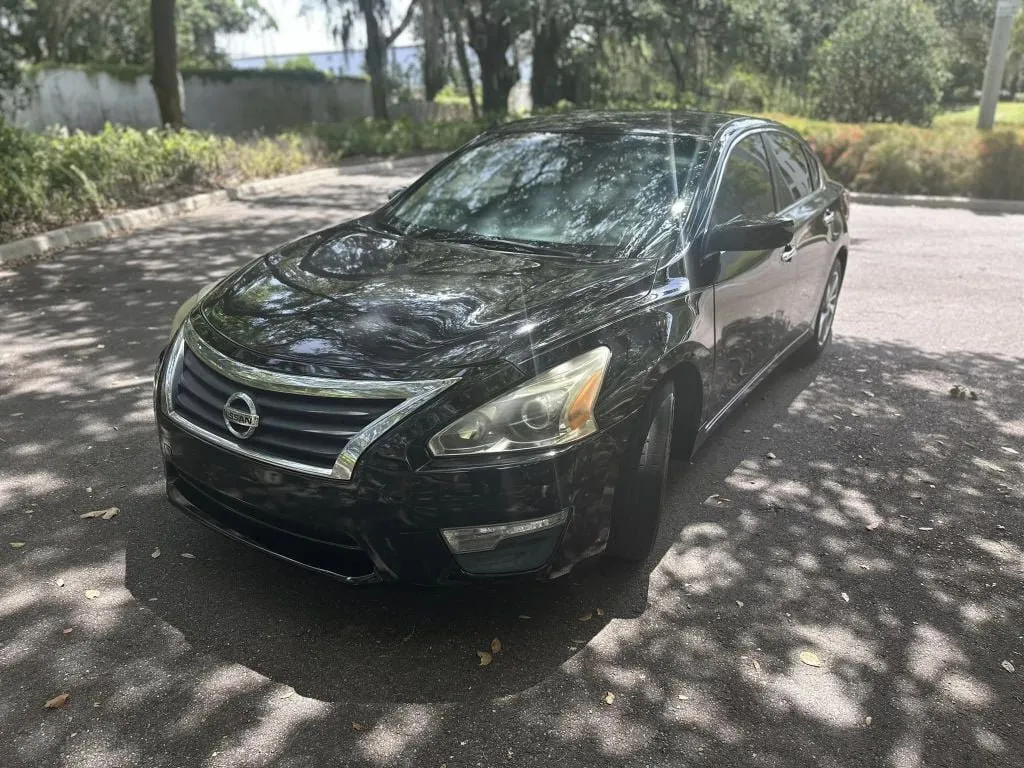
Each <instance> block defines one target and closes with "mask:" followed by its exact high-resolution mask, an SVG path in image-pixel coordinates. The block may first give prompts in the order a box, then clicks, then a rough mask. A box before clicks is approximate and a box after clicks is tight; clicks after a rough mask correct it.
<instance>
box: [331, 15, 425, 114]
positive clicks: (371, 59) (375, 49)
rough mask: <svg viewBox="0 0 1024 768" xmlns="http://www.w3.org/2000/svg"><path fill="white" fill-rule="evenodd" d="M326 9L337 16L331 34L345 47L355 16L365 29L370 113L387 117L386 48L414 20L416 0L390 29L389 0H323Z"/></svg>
mask: <svg viewBox="0 0 1024 768" xmlns="http://www.w3.org/2000/svg"><path fill="white" fill-rule="evenodd" d="M322 2H323V6H324V9H325V10H326V11H327V13H328V14H329V15H331V16H333V17H335V18H336V21H335V23H334V25H333V28H332V31H333V33H334V36H335V37H336V38H338V39H339V40H341V42H342V44H343V45H344V46H345V47H348V44H349V42H350V41H351V39H352V32H353V31H354V29H355V25H356V20H357V19H359V20H360V21H362V24H363V27H364V29H365V31H366V73H367V74H368V75H369V76H370V95H371V100H372V102H373V116H374V117H375V118H377V119H378V120H387V119H388V72H387V63H388V48H390V47H391V45H392V44H393V43H394V42H395V40H396V39H397V38H398V36H399V35H400V34H402V32H404V31H405V28H406V27H408V26H409V24H410V23H411V22H412V20H413V16H414V14H415V12H416V7H417V3H418V0H411V2H410V3H409V8H408V10H407V11H406V13H405V16H404V17H403V18H402V20H401V22H399V24H398V25H397V26H396V27H395V28H394V29H392V30H391V31H390V32H387V31H385V27H386V26H387V25H388V24H389V23H390V19H391V10H392V7H393V6H392V4H391V0H322Z"/></svg>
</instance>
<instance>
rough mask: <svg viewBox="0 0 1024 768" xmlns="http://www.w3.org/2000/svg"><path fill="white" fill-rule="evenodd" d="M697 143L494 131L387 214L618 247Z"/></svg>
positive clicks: (678, 181) (505, 235)
mask: <svg viewBox="0 0 1024 768" xmlns="http://www.w3.org/2000/svg"><path fill="white" fill-rule="evenodd" d="M699 148H702V145H699V144H698V142H697V141H696V140H695V139H693V138H691V137H669V136H654V135H642V134H621V133H619V134H584V133H528V134H511V135H506V136H499V137H497V138H494V139H492V140H490V141H488V142H486V143H484V144H481V145H480V146H477V147H474V148H472V149H470V150H468V151H466V152H463V153H462V154H461V155H459V156H457V157H455V158H454V159H452V160H451V161H449V162H448V163H446V164H445V165H443V166H442V167H441V168H440V169H439V170H438V171H437V172H435V173H434V175H433V176H431V177H430V178H429V179H428V180H427V181H426V182H425V183H424V184H423V185H422V186H420V187H419V188H418V189H416V190H415V191H414V192H413V193H412V194H411V195H409V197H408V198H407V199H406V200H404V201H402V202H401V203H399V205H398V206H397V207H396V208H395V209H394V210H393V211H392V212H391V215H390V217H389V219H388V222H389V223H390V224H392V225H394V226H398V227H400V228H402V229H406V230H408V229H423V230H439V231H441V232H442V233H462V234H466V235H470V236H476V237H481V238H493V239H498V240H514V241H525V242H533V243H542V244H552V245H562V246H568V247H584V248H623V247H626V246H628V245H630V244H631V243H633V242H635V241H636V239H637V238H638V237H640V236H642V235H643V234H645V233H647V232H648V231H649V229H650V227H651V226H652V225H653V224H655V223H657V222H658V221H660V220H663V219H664V217H665V216H666V215H667V213H668V212H669V209H670V208H673V204H674V203H676V205H675V208H674V210H675V212H677V213H678V212H679V210H681V209H682V208H685V204H680V203H677V202H676V201H677V200H679V199H680V196H681V195H682V194H683V192H682V191H683V190H685V189H686V188H687V187H688V183H687V181H688V177H689V176H690V175H691V172H692V171H693V170H694V169H695V167H696V163H697V159H696V157H695V155H696V153H697V151H698V149H699Z"/></svg>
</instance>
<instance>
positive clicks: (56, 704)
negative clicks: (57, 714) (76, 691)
mask: <svg viewBox="0 0 1024 768" xmlns="http://www.w3.org/2000/svg"><path fill="white" fill-rule="evenodd" d="M70 698H71V694H70V693H61V694H59V695H57V696H54V697H53V698H52V699H50V700H49V701H48V702H46V704H44V705H43V706H44V707H45V708H46V709H60V708H61V707H63V706H64V705H65V704H67V703H68V699H70Z"/></svg>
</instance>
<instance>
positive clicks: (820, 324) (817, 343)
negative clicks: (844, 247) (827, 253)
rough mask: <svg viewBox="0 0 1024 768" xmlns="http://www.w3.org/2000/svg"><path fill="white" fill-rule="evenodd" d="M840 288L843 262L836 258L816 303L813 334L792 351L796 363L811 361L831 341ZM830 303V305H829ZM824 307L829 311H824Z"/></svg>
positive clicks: (841, 285)
mask: <svg viewBox="0 0 1024 768" xmlns="http://www.w3.org/2000/svg"><path fill="white" fill-rule="evenodd" d="M842 289H843V263H842V262H841V261H840V260H839V259H836V260H835V261H834V262H833V263H832V269H831V270H829V273H828V280H827V281H826V282H825V290H824V291H823V292H822V296H821V303H820V304H818V312H817V314H816V315H815V316H814V330H813V334H812V336H811V338H809V339H808V340H807V343H806V344H804V345H803V346H801V347H800V349H798V350H797V351H796V352H794V353H793V359H794V361H796V363H797V364H798V365H806V364H808V363H813V362H814V361H815V360H817V359H818V358H819V357H821V353H822V352H824V351H825V347H827V346H828V345H829V342H831V341H832V323H833V321H834V320H835V317H836V308H837V305H838V303H839V294H840V292H841V291H842ZM830 304H831V307H829V305H830ZM826 309H828V310H829V311H828V312H826ZM826 323H827V325H826Z"/></svg>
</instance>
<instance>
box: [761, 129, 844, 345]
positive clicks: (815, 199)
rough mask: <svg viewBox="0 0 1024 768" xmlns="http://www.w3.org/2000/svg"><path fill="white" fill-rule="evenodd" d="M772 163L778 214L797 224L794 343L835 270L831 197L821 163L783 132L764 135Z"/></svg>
mask: <svg viewBox="0 0 1024 768" xmlns="http://www.w3.org/2000/svg"><path fill="white" fill-rule="evenodd" d="M765 140H766V141H767V144H768V149H769V152H770V154H771V156H772V161H773V163H774V170H775V174H774V178H775V194H776V198H777V199H778V202H779V215H781V216H785V217H787V218H790V219H793V222H794V223H795V225H796V228H795V232H794V235H793V249H792V250H791V251H789V252H788V253H787V254H786V258H788V259H790V266H791V267H792V269H791V270H790V279H791V281H792V284H791V286H790V300H789V306H788V308H787V312H786V314H787V316H788V318H789V323H790V327H789V330H788V332H787V337H786V341H787V342H791V341H793V340H795V339H796V338H797V337H799V336H800V335H801V334H802V333H805V332H806V331H808V330H810V329H811V328H812V327H813V324H814V318H815V315H816V313H817V310H818V305H819V303H820V302H821V295H822V289H823V288H824V285H825V277H826V276H827V274H828V270H829V268H830V267H831V266H832V264H831V261H830V255H831V247H830V242H831V241H830V238H829V222H828V221H827V220H826V219H827V216H826V210H825V209H826V206H827V200H826V198H827V193H826V192H825V190H824V184H823V179H822V178H821V173H820V169H819V168H818V165H817V163H814V162H812V161H811V159H810V158H809V157H808V155H807V153H806V151H805V149H804V146H803V143H802V142H801V141H798V140H797V139H796V138H794V137H792V136H789V135H787V134H784V133H781V132H779V131H769V132H767V133H766V134H765Z"/></svg>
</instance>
